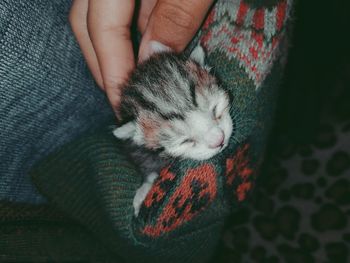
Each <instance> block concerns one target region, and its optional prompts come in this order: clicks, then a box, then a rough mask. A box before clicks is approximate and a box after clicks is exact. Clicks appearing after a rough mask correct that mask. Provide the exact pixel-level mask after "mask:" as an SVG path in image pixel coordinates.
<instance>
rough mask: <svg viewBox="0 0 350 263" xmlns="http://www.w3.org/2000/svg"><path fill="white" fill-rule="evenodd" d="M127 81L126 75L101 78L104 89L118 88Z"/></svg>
mask: <svg viewBox="0 0 350 263" xmlns="http://www.w3.org/2000/svg"><path fill="white" fill-rule="evenodd" d="M126 81H127V77H121V76H108V77H105V78H103V86H104V88H105V89H106V90H119V89H120V88H121V86H122V85H123V84H124V83H125V82H126Z"/></svg>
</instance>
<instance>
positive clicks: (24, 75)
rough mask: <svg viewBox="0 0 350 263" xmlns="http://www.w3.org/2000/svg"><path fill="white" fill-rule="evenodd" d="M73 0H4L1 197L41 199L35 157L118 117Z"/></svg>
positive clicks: (0, 19)
mask: <svg viewBox="0 0 350 263" xmlns="http://www.w3.org/2000/svg"><path fill="white" fill-rule="evenodd" d="M69 8H70V1H63V0H61V1H34V2H33V1H25V0H19V1H10V0H8V1H6V0H1V1H0V160H1V162H0V200H10V201H18V202H32V203H38V202H42V201H44V198H43V197H42V196H41V195H39V194H38V192H37V191H36V190H35V188H34V187H33V186H32V183H31V182H30V179H29V176H28V171H29V170H30V168H31V167H32V165H33V164H34V163H35V162H37V161H38V160H40V159H41V158H43V157H44V156H46V155H47V154H48V153H49V152H52V151H54V150H55V149H57V148H58V147H60V146H61V145H63V144H64V143H67V142H68V141H71V140H72V139H73V138H76V137H77V136H79V135H81V134H82V133H84V132H85V131H89V132H92V131H93V130H95V129H96V128H98V127H100V126H101V125H103V123H106V121H107V119H111V118H112V116H113V115H112V112H111V110H110V109H109V106H108V102H107V100H106V99H105V96H104V94H103V93H102V92H101V91H100V90H99V89H98V88H97V87H96V85H95V83H94V81H93V79H92V78H91V76H90V73H89V71H88V69H87V67H86V64H85V62H84V59H83V57H82V55H81V52H80V50H79V47H78V45H77V44H76V41H75V39H74V37H73V35H72V32H71V30H70V27H69V24H68V20H67V14H68V11H69Z"/></svg>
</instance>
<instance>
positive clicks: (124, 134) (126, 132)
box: [113, 121, 136, 140]
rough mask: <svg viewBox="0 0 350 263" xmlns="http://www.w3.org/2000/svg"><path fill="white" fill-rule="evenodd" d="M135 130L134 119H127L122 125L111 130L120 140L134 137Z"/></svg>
mask: <svg viewBox="0 0 350 263" xmlns="http://www.w3.org/2000/svg"><path fill="white" fill-rule="evenodd" d="M135 131H136V124H135V121H129V122H127V123H125V124H124V125H123V126H120V127H118V128H116V129H115V130H114V131H113V134H114V136H115V137H117V138H118V139H121V140H126V139H131V138H133V137H134V135H135Z"/></svg>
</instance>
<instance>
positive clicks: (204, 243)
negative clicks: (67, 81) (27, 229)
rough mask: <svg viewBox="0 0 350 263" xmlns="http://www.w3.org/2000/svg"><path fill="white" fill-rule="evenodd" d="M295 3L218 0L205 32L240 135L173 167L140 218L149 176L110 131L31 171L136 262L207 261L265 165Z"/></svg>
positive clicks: (202, 37) (59, 201)
mask: <svg viewBox="0 0 350 263" xmlns="http://www.w3.org/2000/svg"><path fill="white" fill-rule="evenodd" d="M264 2H266V4H262V3H264ZM291 4H292V1H291V0H276V1H252V0H251V1H243V0H232V1H218V2H217V3H216V4H215V6H214V8H213V9H212V10H211V12H210V13H209V15H208V18H207V20H206V21H205V23H204V25H203V27H202V29H201V31H200V32H199V37H198V39H199V41H200V42H201V44H202V46H203V47H204V48H205V49H206V50H207V53H208V54H209V55H208V62H209V65H211V66H212V70H213V71H214V73H215V74H216V75H217V76H218V77H219V79H220V81H221V85H223V86H224V87H225V88H226V89H227V90H228V91H229V93H230V94H231V96H232V101H233V102H232V107H231V116H232V119H233V124H234V131H233V135H232V137H231V139H230V143H229V145H228V147H227V148H226V149H225V150H224V151H223V152H222V153H221V154H219V155H217V156H215V157H214V158H212V159H210V160H209V161H205V162H198V161H196V162H195V161H189V160H182V161H176V162H173V163H171V164H170V165H169V166H167V167H164V168H163V169H162V171H161V173H160V176H159V178H157V180H156V182H155V183H154V185H153V187H152V189H151V190H150V192H149V193H148V195H147V197H146V199H145V201H144V203H143V205H142V206H141V210H140V213H139V216H138V217H137V218H135V217H134V215H133V206H132V200H133V197H134V194H135V192H136V189H137V188H138V187H139V186H140V184H141V176H140V175H139V172H138V171H137V167H136V166H135V165H134V164H133V163H131V162H130V161H129V160H127V157H126V156H125V155H124V154H123V152H122V151H121V147H120V145H121V142H120V141H117V140H116V139H115V138H114V137H113V136H112V134H111V133H110V132H108V131H101V132H100V133H98V134H94V135H91V136H88V137H84V138H81V139H79V140H78V141H75V142H72V143H70V144H68V145H66V146H65V147H63V148H62V149H61V150H60V151H58V152H56V153H54V154H52V155H51V156H49V157H48V158H47V159H45V160H43V161H42V162H41V163H40V164H38V165H37V166H36V168H35V169H34V170H33V171H32V176H33V180H34V182H35V183H36V185H37V187H38V188H39V190H40V191H41V192H42V193H44V194H45V195H46V196H47V197H48V198H49V199H50V200H51V201H52V202H53V203H54V204H56V205H57V206H58V207H59V208H61V209H62V210H64V211H66V212H67V213H68V214H69V215H71V216H72V217H73V218H75V219H76V220H78V221H79V222H80V223H82V224H83V225H85V226H86V227H87V228H89V229H90V230H91V231H93V232H94V233H95V234H96V235H97V236H98V237H99V238H100V240H101V241H102V242H104V243H105V244H106V246H107V247H109V248H110V249H111V250H112V251H114V252H115V253H117V254H119V255H121V256H122V257H124V258H125V259H127V262H152V263H155V262H160V263H163V262H174V263H176V262H181V263H182V262H205V261H207V260H208V259H209V258H210V256H211V255H212V253H213V251H214V248H215V246H216V244H217V243H218V240H219V238H220V233H221V230H222V228H223V225H224V222H225V219H226V218H227V216H228V215H229V213H230V212H231V211H232V210H234V209H236V208H237V206H239V205H240V204H241V203H242V202H243V201H245V200H247V199H248V198H247V197H248V196H249V194H250V192H251V189H252V188H253V186H254V181H255V178H256V175H257V174H258V170H259V164H260V163H261V161H262V156H263V152H264V147H265V142H266V138H267V136H268V132H269V129H270V125H271V122H272V119H273V111H274V104H275V103H274V102H275V100H276V93H277V92H276V91H277V87H278V84H279V79H280V76H281V73H282V69H283V65H284V64H283V63H284V59H283V58H284V57H285V55H286V53H285V52H284V51H285V46H286V43H287V39H286V36H287V34H286V31H287V30H286V24H287V21H288V15H289V12H290V8H291Z"/></svg>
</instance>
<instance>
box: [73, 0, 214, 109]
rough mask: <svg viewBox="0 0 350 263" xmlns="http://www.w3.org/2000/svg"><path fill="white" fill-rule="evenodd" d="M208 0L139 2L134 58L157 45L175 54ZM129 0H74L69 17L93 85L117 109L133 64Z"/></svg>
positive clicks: (149, 52) (146, 54)
mask: <svg viewBox="0 0 350 263" xmlns="http://www.w3.org/2000/svg"><path fill="white" fill-rule="evenodd" d="M213 1H214V0H178V1H172V0H141V1H140V10H139V12H138V17H137V26H138V30H139V31H140V32H141V34H142V40H141V44H140V50H139V61H142V60H145V59H146V58H148V57H149V56H150V55H152V53H154V52H156V51H157V50H159V48H161V49H172V50H174V51H175V52H181V51H183V50H184V48H185V47H186V46H187V44H188V43H189V42H190V40H191V39H192V38H193V36H194V35H195V33H196V32H197V30H198V28H199V27H200V25H201V24H202V22H203V20H204V18H205V16H206V14H207V12H208V10H209V8H210V6H211V5H212V3H213ZM134 14H135V1H134V0H129V1H125V0H74V1H73V4H72V7H71V11H70V15H69V21H70V23H71V26H72V29H73V32H74V34H75V36H76V38H77V40H78V43H79V45H80V48H81V50H82V52H83V55H84V57H85V59H86V62H87V64H88V66H89V68H90V71H91V73H92V75H93V76H94V78H95V80H96V82H97V84H98V86H99V87H100V88H101V89H103V90H105V91H106V93H107V96H108V99H109V101H110V103H111V105H112V107H113V109H114V110H115V111H116V113H117V112H118V107H119V104H120V94H121V90H120V88H121V86H122V84H123V83H124V82H125V81H126V80H127V79H128V75H129V73H130V72H131V71H132V69H133V68H134V67H135V60H134V54H133V48H132V42H131V33H130V27H131V23H132V19H133V16H134Z"/></svg>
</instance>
